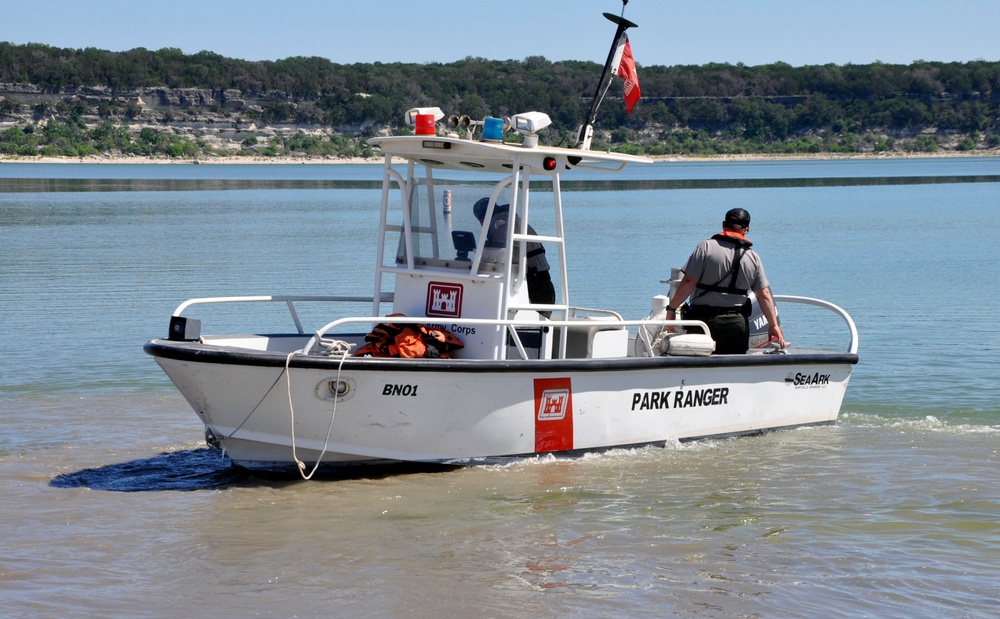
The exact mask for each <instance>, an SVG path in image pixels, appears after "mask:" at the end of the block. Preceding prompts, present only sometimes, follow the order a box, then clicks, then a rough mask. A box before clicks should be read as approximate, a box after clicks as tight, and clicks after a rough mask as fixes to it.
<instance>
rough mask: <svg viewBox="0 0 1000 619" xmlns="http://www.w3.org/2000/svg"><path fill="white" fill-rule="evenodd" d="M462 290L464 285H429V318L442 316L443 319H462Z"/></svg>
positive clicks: (432, 283) (431, 283)
mask: <svg viewBox="0 0 1000 619" xmlns="http://www.w3.org/2000/svg"><path fill="white" fill-rule="evenodd" d="M462 290H463V288H462V284H446V283H444V282H430V283H429V284H427V307H426V309H425V313H426V314H427V315H428V316H440V317H442V318H461V317H462Z"/></svg>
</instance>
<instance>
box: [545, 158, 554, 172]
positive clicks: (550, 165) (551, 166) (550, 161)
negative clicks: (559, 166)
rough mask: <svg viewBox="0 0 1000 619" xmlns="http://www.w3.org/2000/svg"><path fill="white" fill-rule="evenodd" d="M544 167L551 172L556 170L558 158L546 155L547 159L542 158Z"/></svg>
mask: <svg viewBox="0 0 1000 619" xmlns="http://www.w3.org/2000/svg"><path fill="white" fill-rule="evenodd" d="M542 167H543V168H545V169H546V170H547V171H549V172H551V171H552V170H555V169H556V158H555V157H546V158H545V159H543V160H542Z"/></svg>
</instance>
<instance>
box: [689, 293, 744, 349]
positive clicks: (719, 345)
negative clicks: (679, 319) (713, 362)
mask: <svg viewBox="0 0 1000 619" xmlns="http://www.w3.org/2000/svg"><path fill="white" fill-rule="evenodd" d="M683 318H684V320H701V321H703V322H704V323H705V324H707V325H708V328H709V330H710V331H711V332H712V333H711V335H712V339H713V340H715V354H717V355H742V354H745V353H746V351H747V349H748V348H750V321H749V320H748V319H747V317H746V316H744V315H743V313H742V312H741V311H740V308H720V307H710V306H707V305H690V306H687V305H686V306H684V315H683ZM688 332H689V333H700V332H701V329H699V328H698V327H694V328H692V327H688Z"/></svg>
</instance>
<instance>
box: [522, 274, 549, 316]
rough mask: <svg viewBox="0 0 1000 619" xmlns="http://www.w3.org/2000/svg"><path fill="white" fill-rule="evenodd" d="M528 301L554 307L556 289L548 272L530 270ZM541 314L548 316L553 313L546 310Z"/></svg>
mask: <svg viewBox="0 0 1000 619" xmlns="http://www.w3.org/2000/svg"><path fill="white" fill-rule="evenodd" d="M527 280H528V301H530V302H531V303H540V304H544V305H552V304H553V303H555V302H556V289H555V287H554V286H553V285H552V277H551V276H549V272H548V271H536V270H534V269H528V276H527ZM540 313H541V314H543V315H545V316H548V315H550V314H551V313H552V312H550V311H548V310H546V311H544V312H540Z"/></svg>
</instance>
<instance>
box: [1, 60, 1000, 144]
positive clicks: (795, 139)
mask: <svg viewBox="0 0 1000 619" xmlns="http://www.w3.org/2000/svg"><path fill="white" fill-rule="evenodd" d="M600 72H601V66H600V65H598V64H597V63H594V62H576V61H560V62H551V61H548V60H547V59H545V58H544V57H541V56H532V57H528V58H526V59H524V60H523V61H517V60H505V61H497V60H487V59H484V58H475V57H467V58H465V59H464V60H461V61H457V62H453V63H427V64H417V63H379V62H376V63H372V64H337V63H333V62H331V61H329V60H327V59H325V58H318V57H292V58H286V59H283V60H276V61H245V60H238V59H232V58H226V57H224V56H221V55H219V54H215V53H212V52H208V51H203V52H199V53H197V54H184V53H183V52H181V51H180V50H178V49H175V48H164V49H161V50H157V51H150V50H147V49H143V48H138V49H133V50H129V51H125V52H111V51H106V50H99V49H95V48H87V49H80V50H74V49H63V48H56V47H51V46H46V45H41V44H27V45H15V44H11V43H2V42H0V83H15V84H34V85H37V86H39V87H41V88H43V89H46V90H49V91H52V92H62V91H67V90H72V89H78V88H83V87H106V88H109V89H111V92H112V94H113V95H127V93H129V92H132V91H135V90H136V89H140V88H149V87H164V88H199V89H209V90H213V91H218V92H223V91H239V92H241V93H243V95H244V96H250V95H252V96H253V97H255V98H260V99H261V100H264V101H266V103H265V104H263V105H262V107H261V108H260V109H259V110H253V111H247V112H243V114H245V115H246V116H247V117H248V118H249V119H251V120H259V121H263V122H268V123H295V124H300V125H320V126H325V127H329V128H331V129H333V128H344V127H354V128H356V130H357V131H362V128H366V127H367V128H369V130H371V129H370V128H371V127H379V128H382V127H387V128H389V130H390V131H398V132H405V131H406V129H405V128H404V127H401V125H402V119H403V112H404V111H405V110H406V109H409V108H411V107H417V106H439V107H441V108H442V109H443V110H445V112H446V113H448V114H450V113H455V114H468V115H470V116H471V117H473V118H483V117H485V116H507V115H511V114H514V113H518V112H523V111H529V110H539V111H545V112H547V113H548V114H549V115H550V116H551V117H552V120H553V126H552V127H551V128H550V130H549V131H548V132H547V135H544V136H543V139H544V140H545V141H546V142H547V143H550V144H557V143H564V144H565V143H570V142H572V139H573V137H574V136H575V131H576V128H577V127H578V126H579V124H580V122H581V120H582V119H583V118H584V116H585V115H586V111H587V107H588V106H589V104H590V99H591V98H592V97H593V95H594V90H595V87H596V81H597V79H598V77H599V76H600ZM638 73H639V81H640V84H641V89H642V99H641V102H640V104H639V106H638V107H637V108H636V109H635V111H634V112H633V113H632V115H630V116H628V115H626V114H625V111H624V106H623V105H621V104H620V83H619V84H616V85H613V87H612V91H611V93H610V94H609V98H608V100H607V101H605V104H604V106H603V108H602V110H601V113H600V114H599V116H598V126H597V129H598V130H599V132H598V135H597V138H596V139H595V147H600V148H605V147H607V148H612V149H614V150H620V151H625V152H633V153H640V154H649V155H668V154H718V153H753V152H763V153H767V152H773V153H800V152H883V151H884V152H893V151H900V150H919V151H933V150H936V149H938V148H956V149H962V150H974V149H993V148H998V147H1000V62H990V61H985V60H979V61H974V62H963V63H959V62H948V63H945V62H932V61H916V62H913V63H911V64H909V65H897V64H885V63H873V64H868V65H844V66H840V65H833V64H827V65H814V66H801V67H793V66H791V65H788V64H785V63H774V64H769V65H761V66H746V65H743V64H736V65H732V64H707V65H702V66H644V65H639V67H638ZM616 96H617V98H618V99H619V101H618V102H616V101H615V100H614V99H615V97H616ZM112 103H115V102H114V101H112V102H110V103H107V104H106V108H105V109H104V110H103V114H102V118H104V119H106V120H109V121H115V120H116V118H124V117H125V116H126V115H127V114H128V113H130V112H129V108H128V105H127V104H126V103H123V102H122V103H118V104H117V106H118V107H117V108H114V107H112ZM16 106H17V104H16V103H13V102H10V101H0V116H3V115H4V114H11V113H13V112H15V111H17V110H16ZM47 111H50V110H47ZM64 111H65V110H64ZM76 112H77V115H78V116H79V115H80V112H84V113H86V112H99V111H96V110H80V109H77V110H76ZM131 113H135V110H134V109H132V110H131ZM72 114H73V111H72V110H70V111H67V112H66V113H65V114H63V115H62V116H61V117H60V118H59V120H60V122H65V121H66V120H67V119H69V118H70V117H71V116H72ZM38 129H39V128H36V129H34V130H33V131H34V132H35V133H36V134H37V133H39V131H38ZM42 133H44V131H42ZM334 133H335V132H334ZM147 137H149V136H147ZM332 141H335V140H333V139H332V138H331V142H332ZM147 142H148V140H147ZM348 142H349V141H348ZM174 150H177V148H175V149H174ZM0 152H2V148H0Z"/></svg>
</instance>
